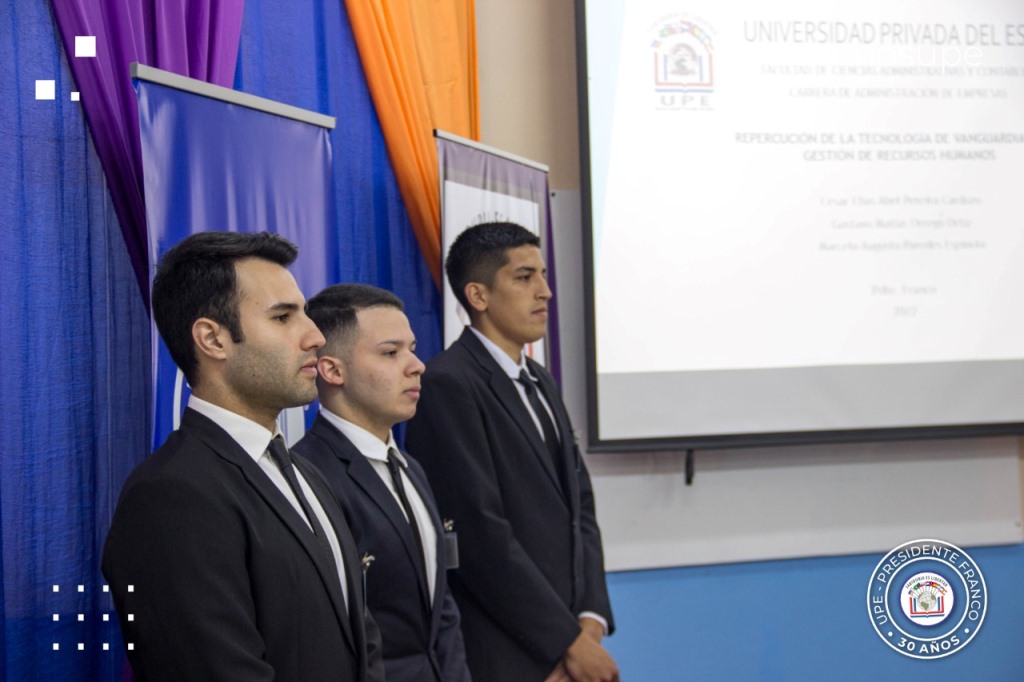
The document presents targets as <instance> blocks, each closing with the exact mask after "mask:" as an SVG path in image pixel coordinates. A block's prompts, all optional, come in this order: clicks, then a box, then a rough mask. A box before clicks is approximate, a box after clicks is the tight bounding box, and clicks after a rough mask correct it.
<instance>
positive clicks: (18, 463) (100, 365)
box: [0, 0, 150, 680]
mask: <svg viewBox="0 0 1024 682" xmlns="http://www.w3.org/2000/svg"><path fill="white" fill-rule="evenodd" d="M2 2H3V4H2V6H0V13H2V14H3V16H2V17H0V26H2V27H3V28H2V29H0V30H2V31H3V36H2V40H0V60H2V62H3V64H4V69H5V78H4V79H2V81H0V145H2V148H3V150H4V153H3V155H2V156H0V159H2V160H0V189H2V191H0V297H2V305H0V366H2V367H3V381H2V382H0V405H2V406H3V409H2V410H0V434H2V435H0V525H2V534H0V537H2V550H3V552H2V559H0V561H2V581H0V608H2V610H3V629H2V630H0V666H2V670H3V674H4V676H5V677H6V679H10V680H44V679H45V680H93V679H117V678H118V677H119V676H120V672H121V665H122V660H123V655H122V652H121V648H122V645H121V643H120V635H119V634H118V632H117V628H116V618H115V617H113V616H112V615H111V616H110V619H109V620H108V621H104V620H103V614H112V613H113V609H112V605H111V602H110V599H109V595H107V594H106V593H104V592H103V591H102V586H103V580H102V576H101V575H100V573H99V557H100V551H101V549H102V546H103V545H102V543H103V540H104V537H105V536H106V532H107V528H108V526H109V524H110V517H111V514H112V512H113V507H114V504H115V503H116V500H117V495H118V493H119V492H120V487H121V482H122V481H123V480H124V478H125V476H126V475H127V474H128V472H129V471H130V470H131V468H132V467H134V465H135V464H136V463H138V462H139V461H140V460H141V459H142V458H143V457H144V456H145V455H146V454H147V450H148V433H149V426H148V424H147V419H148V414H149V411H148V408H147V401H148V396H149V389H148V381H149V364H150V359H149V320H148V317H147V315H146V311H145V308H144V307H143V305H142V298H141V296H140V293H139V287H138V284H137V282H136V280H135V276H134V274H133V270H132V266H131V263H130V262H129V258H128V255H127V251H126V248H125V245H124V239H123V237H122V236H121V232H120V228H119V226H118V223H117V219H116V217H115V215H114V210H113V207H112V205H111V202H110V196H109V192H108V191H107V187H106V185H105V183H104V177H103V173H102V170H101V169H100V164H99V161H98V159H97V157H96V154H95V150H94V149H93V148H92V145H91V143H90V138H89V135H88V132H87V129H86V126H85V122H84V118H83V116H82V110H81V108H80V107H79V105H78V103H76V102H71V101H70V93H71V91H72V90H75V89H76V88H75V86H74V83H73V81H72V79H71V77H70V73H69V70H68V68H67V62H66V60H65V58H64V55H63V53H62V50H61V47H60V40H59V38H58V36H57V32H56V27H55V24H54V22H53V19H52V17H51V15H50V10H49V8H48V6H47V5H46V3H42V2H25V1H18V0H2ZM37 79H52V80H55V81H56V94H57V99H56V100H55V101H45V100H38V101H37V100H36V99H35V90H34V86H35V80H37ZM55 585H56V586H58V589H59V591H58V592H54V586H55ZM79 586H81V588H82V589H81V591H79ZM54 614H56V617H57V618H58V620H56V621H55V620H54V618H55V615H54ZM79 614H81V619H82V620H79ZM104 643H107V644H108V645H109V650H106V651H105V650H104V649H103V644H104ZM55 644H56V645H58V647H59V648H58V649H57V650H54V645H55ZM79 645H81V646H82V649H81V650H79Z"/></svg>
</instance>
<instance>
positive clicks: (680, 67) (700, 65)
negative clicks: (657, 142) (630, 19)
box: [651, 15, 715, 111]
mask: <svg viewBox="0 0 1024 682" xmlns="http://www.w3.org/2000/svg"><path fill="white" fill-rule="evenodd" d="M652 33H653V39H652V41H651V57H652V61H653V65H652V67H653V85H654V106H655V108H656V109H658V110H677V111H678V110H708V109H712V108H713V97H714V93H715V59H714V42H713V40H712V35H713V33H714V30H713V29H712V28H711V27H710V25H709V24H707V22H704V21H701V20H699V19H696V18H694V17H688V16H687V17H682V16H679V15H672V16H669V17H664V18H662V19H660V20H659V21H658V22H656V23H655V24H654V27H653V28H652Z"/></svg>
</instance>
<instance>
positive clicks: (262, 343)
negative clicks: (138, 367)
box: [103, 232, 384, 682]
mask: <svg viewBox="0 0 1024 682" xmlns="http://www.w3.org/2000/svg"><path fill="white" fill-rule="evenodd" d="M297 253H298V251H297V249H296V247H295V246H294V245H293V244H292V243H291V242H289V241H287V240H286V239H284V238H282V237H279V236H277V235H273V234H269V233H265V232H264V233H261V234H242V233H230V232H206V233H201V234H196V235H193V236H191V237H188V238H187V239H185V240H183V241H182V242H181V243H179V244H178V245H177V246H175V247H173V248H172V249H170V250H169V251H168V252H167V253H166V254H165V255H164V257H163V259H162V260H161V262H160V265H159V268H158V270H157V274H156V279H155V280H154V282H153V317H154V319H155V321H156V324H157V327H158V329H159V330H160V334H161V336H162V337H163V339H164V341H165V342H166V344H167V347H168V350H169V351H170V353H171V357H173V358H174V361H175V363H177V365H178V367H179V368H181V370H182V372H183V373H184V374H185V377H186V378H187V379H188V381H189V383H190V384H191V386H192V395H191V397H190V399H189V403H188V409H186V410H185V414H184V416H183V417H182V419H181V426H180V428H179V429H178V430H177V431H175V432H174V433H172V434H171V435H170V436H169V437H168V438H167V441H166V442H165V443H164V444H163V445H162V446H161V447H160V449H158V450H157V451H156V452H155V453H153V454H152V455H150V456H149V457H148V458H147V459H146V460H145V461H143V462H142V463H141V464H140V465H139V466H138V467H137V468H136V469H135V471H134V472H132V474H131V475H130V476H129V477H128V480H127V481H126V482H125V485H124V488H123V490H122V492H121V497H120V500H119V501H118V505H117V510H116V511H115V513H114V518H113V521H112V524H111V528H110V533H109V535H108V536H107V542H106V546H105V547H104V552H103V573H104V575H105V576H106V577H107V580H108V581H109V583H110V588H111V592H112V593H113V597H114V604H115V606H116V608H117V612H118V615H119V617H120V621H121V629H122V632H123V635H124V639H125V642H126V643H130V645H129V646H128V649H129V650H128V659H129V661H130V662H131V664H132V668H133V670H134V672H135V676H136V678H137V679H139V680H168V681H170V680H173V681H175V682H177V681H179V680H246V681H247V682H251V681H256V680H278V681H281V680H295V681H299V680H302V681H306V680H352V681H358V682H378V681H380V680H383V679H384V677H383V673H384V671H383V665H382V664H381V660H380V635H379V633H378V631H377V628H376V626H375V625H374V623H373V621H372V619H370V618H369V617H367V616H366V615H365V607H364V604H363V586H362V569H361V566H360V561H359V555H358V554H357V551H356V547H355V543H354V541H353V539H352V536H351V532H350V531H349V529H348V526H347V525H346V523H345V519H344V515H343V513H342V511H341V509H340V508H339V507H338V505H337V502H336V501H335V500H334V497H333V495H332V494H331V492H330V490H329V488H328V487H327V483H326V482H325V481H324V480H323V478H322V476H321V475H320V473H319V472H318V471H316V469H314V468H313V467H311V466H310V465H309V464H308V463H307V462H306V461H305V460H304V459H302V458H301V457H291V456H290V453H289V452H288V449H287V447H285V445H284V441H283V439H281V438H280V430H279V428H278V425H277V416H278V413H279V412H280V411H281V410H282V409H284V408H286V407H293V406H299V405H304V404H306V403H308V402H310V401H311V400H312V399H313V398H315V397H316V385H315V379H316V351H317V349H318V348H319V347H320V346H322V345H323V343H324V338H323V336H322V335H321V334H320V331H319V330H318V329H317V328H316V326H315V325H314V324H313V322H312V321H311V320H310V319H309V318H308V317H306V314H305V312H304V309H303V306H304V303H305V301H304V299H303V297H302V293H301V292H300V291H299V289H298V287H297V286H296V284H295V280H294V279H293V278H292V276H291V274H290V273H289V272H288V270H286V269H285V268H286V266H287V265H289V264H291V263H292V262H293V261H294V260H295V257H296V255H297Z"/></svg>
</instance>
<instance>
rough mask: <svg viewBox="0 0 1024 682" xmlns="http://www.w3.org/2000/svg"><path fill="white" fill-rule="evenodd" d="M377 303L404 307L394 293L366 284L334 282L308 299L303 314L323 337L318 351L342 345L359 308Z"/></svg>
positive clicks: (351, 333) (348, 337)
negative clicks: (304, 313) (323, 342)
mask: <svg viewBox="0 0 1024 682" xmlns="http://www.w3.org/2000/svg"><path fill="white" fill-rule="evenodd" d="M381 306H384V307H389V308H396V309H398V310H404V309H405V306H403V305H402V299H400V298H398V296H395V295H394V294H393V293H391V292H390V291H388V290H386V289H381V288H380V287H375V286H371V285H369V284H335V285H333V286H329V287H327V288H326V289H324V290H323V291H321V292H320V293H319V294H317V295H316V296H314V297H313V298H311V299H309V300H308V301H307V302H306V314H307V315H308V316H309V319H311V320H313V324H315V325H316V326H317V328H318V329H319V330H320V333H321V334H323V335H324V338H325V339H327V343H325V344H324V346H323V348H321V349H320V351H319V352H320V354H321V355H322V354H323V353H325V352H339V350H340V349H342V348H345V347H346V346H347V345H348V344H349V343H350V342H351V341H352V337H353V336H354V332H355V330H356V327H357V326H358V324H359V320H358V319H357V317H356V316H357V315H358V314H359V311H360V310H366V309H367V308H378V307H381ZM328 348H330V351H328Z"/></svg>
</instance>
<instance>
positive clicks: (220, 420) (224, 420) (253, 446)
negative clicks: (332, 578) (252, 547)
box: [188, 395, 348, 604]
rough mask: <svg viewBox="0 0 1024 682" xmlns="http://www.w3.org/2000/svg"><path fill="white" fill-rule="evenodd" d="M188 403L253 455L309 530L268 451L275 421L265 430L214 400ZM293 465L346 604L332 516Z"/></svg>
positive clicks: (342, 566)
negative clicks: (327, 546)
mask: <svg viewBox="0 0 1024 682" xmlns="http://www.w3.org/2000/svg"><path fill="white" fill-rule="evenodd" d="M188 406H189V407H190V408H191V409H193V410H195V411H196V412H198V413H199V414H201V415H203V416H204V417H207V418H208V419H210V420H211V421H213V422H214V423H215V424H217V426H219V427H221V428H222V429H224V430H225V431H227V433H228V435H229V436H231V438H232V439H233V440H234V441H235V442H236V443H238V444H239V445H240V446H242V449H243V450H245V452H246V454H248V455H249V456H250V457H252V459H253V461H254V462H256V464H257V465H259V467H260V469H262V470H263V473H265V474H266V475H267V477H268V478H269V479H270V480H271V482H273V484H274V486H275V487H277V489H278V490H280V491H281V494H282V495H284V496H285V498H287V500H288V502H289V503H290V504H291V505H292V507H294V508H295V511H296V513H298V515H299V518H301V519H302V520H303V521H304V522H305V523H306V525H307V526H309V528H310V530H312V529H313V527H312V525H310V523H309V519H307V518H306V514H305V512H303V511H302V505H301V504H299V499H298V498H297V497H295V492H294V491H293V490H292V487H291V486H290V485H288V479H286V478H285V477H284V474H283V473H282V472H281V469H280V468H279V467H278V466H277V462H275V461H274V458H273V457H272V456H271V455H270V452H269V450H268V448H269V447H270V441H271V439H272V438H274V437H276V436H279V435H281V429H280V428H279V427H278V425H277V423H276V422H275V423H274V430H273V431H272V432H271V431H268V430H267V429H265V428H263V427H262V426H260V425H259V424H257V423H256V422H254V421H252V420H251V419H247V418H246V417H243V416H242V415H240V414H237V413H235V412H232V411H230V410H226V409H224V408H223V407H219V406H217V405H214V404H213V403H210V402H207V401H205V400H203V399H202V398H197V397H196V396H195V395H191V396H189V399H188ZM294 468H295V477H296V478H298V480H299V486H300V487H301V488H302V493H303V494H304V495H305V496H306V500H307V501H308V502H309V506H310V507H311V508H312V509H313V513H314V514H316V517H317V519H319V521H320V525H321V526H322V527H323V529H324V533H325V534H326V535H327V542H328V543H329V544H330V546H331V552H332V553H333V554H334V563H335V564H336V565H337V566H338V578H339V579H340V580H341V593H342V595H343V596H344V598H345V603H346V604H348V583H347V581H346V580H345V561H344V559H343V558H342V555H341V545H340V544H339V543H338V536H337V535H336V534H335V532H334V526H332V525H331V520H330V518H328V516H327V512H325V511H324V508H323V506H322V505H321V504H320V500H319V499H318V498H317V496H316V494H315V493H314V492H313V490H312V489H311V488H310V487H309V483H307V482H306V479H305V478H303V476H302V472H301V471H299V468H298V467H294Z"/></svg>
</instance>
